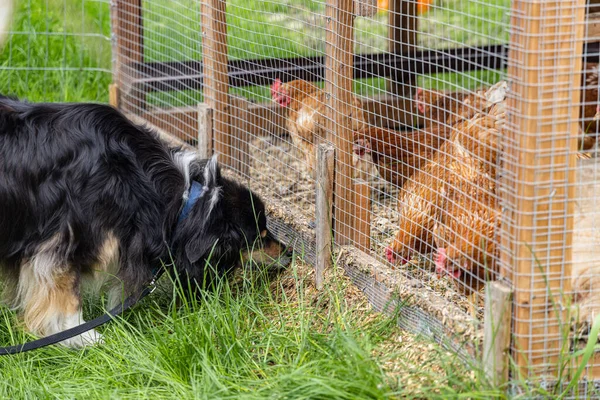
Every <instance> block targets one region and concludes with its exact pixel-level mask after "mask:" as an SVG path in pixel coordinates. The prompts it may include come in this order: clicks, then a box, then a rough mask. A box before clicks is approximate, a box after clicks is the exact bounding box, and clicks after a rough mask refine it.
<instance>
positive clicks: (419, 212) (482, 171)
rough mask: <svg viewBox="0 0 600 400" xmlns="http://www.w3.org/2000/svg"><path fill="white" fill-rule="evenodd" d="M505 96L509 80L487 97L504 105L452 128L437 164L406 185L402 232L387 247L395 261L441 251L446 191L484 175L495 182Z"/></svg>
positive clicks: (402, 198) (436, 157)
mask: <svg viewBox="0 0 600 400" xmlns="http://www.w3.org/2000/svg"><path fill="white" fill-rule="evenodd" d="M505 93H506V83H505V82H499V83H498V84H496V85H494V86H493V87H492V88H490V90H489V92H488V93H487V95H486V96H487V98H489V99H491V101H493V102H496V103H498V104H495V105H493V106H491V108H490V109H489V111H488V112H487V113H484V114H481V115H476V116H475V117H474V118H471V119H470V120H466V121H463V122H461V123H459V124H457V125H456V126H454V127H452V129H453V133H452V134H451V136H450V138H449V139H448V140H447V141H446V142H444V143H443V144H442V146H441V147H440V150H439V151H438V152H436V153H435V154H434V156H433V158H432V160H431V161H430V162H428V163H427V164H426V165H425V166H424V167H423V168H422V169H421V170H420V171H418V172H417V173H416V174H415V175H414V176H413V179H411V180H410V181H408V182H407V183H405V185H404V186H403V187H402V189H401V192H400V195H399V197H398V207H399V212H400V215H399V225H400V226H399V230H398V232H397V233H396V236H395V237H394V240H393V242H392V244H391V246H390V247H388V248H387V249H386V257H387V259H388V260H389V261H390V262H395V261H396V258H397V256H399V257H400V258H401V259H402V261H403V262H407V261H408V260H409V259H410V258H411V257H412V256H413V255H414V253H420V254H424V253H427V252H430V251H432V250H434V249H435V242H434V236H433V228H434V225H435V215H436V214H437V212H438V210H439V207H440V203H441V201H442V200H443V196H442V195H441V192H442V189H443V188H444V187H456V186H459V185H460V184H461V183H462V182H464V181H469V180H473V179H483V177H488V178H489V179H494V177H495V175H496V162H497V153H498V151H497V148H498V138H499V136H500V127H501V125H502V124H503V123H504V120H505V118H504V95H505Z"/></svg>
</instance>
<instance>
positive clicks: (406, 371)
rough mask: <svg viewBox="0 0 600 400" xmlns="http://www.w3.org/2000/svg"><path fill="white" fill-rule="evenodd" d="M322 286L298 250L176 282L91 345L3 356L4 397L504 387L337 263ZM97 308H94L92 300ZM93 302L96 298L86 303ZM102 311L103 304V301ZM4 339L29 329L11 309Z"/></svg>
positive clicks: (383, 392) (392, 392)
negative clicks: (215, 279)
mask: <svg viewBox="0 0 600 400" xmlns="http://www.w3.org/2000/svg"><path fill="white" fill-rule="evenodd" d="M325 282H326V285H325V288H324V290H323V291H321V292H318V291H316V289H315V288H314V285H313V269H312V267H311V266H309V265H307V264H305V263H303V262H301V261H300V260H299V259H297V260H296V261H295V263H294V264H293V265H292V266H290V267H288V268H287V269H286V270H284V271H281V272H279V273H273V272H271V273H265V272H264V270H262V269H256V268H251V269H247V270H245V272H240V273H239V274H237V275H236V276H235V277H234V278H233V279H232V280H231V281H230V282H227V283H226V284H223V285H220V286H219V287H218V289H217V290H216V292H214V293H207V294H206V296H204V297H203V298H202V299H201V301H200V302H193V303H186V302H185V301H180V302H178V303H179V304H178V305H175V303H176V302H173V301H172V299H173V295H172V287H171V285H170V284H164V282H163V285H162V287H161V290H159V291H157V292H155V294H153V296H150V297H148V298H147V299H146V300H144V301H143V302H142V303H141V304H140V305H139V306H138V307H136V308H135V309H134V310H133V311H131V312H128V313H127V314H126V315H125V316H124V319H123V320H119V321H116V322H113V323H110V324H109V325H107V326H105V327H104V328H103V331H104V333H105V343H104V344H103V345H100V346H96V347H93V348H91V349H89V350H87V351H85V352H78V351H72V350H67V349H63V348H60V347H49V348H45V349H41V350H38V351H35V352H31V353H26V354H22V355H17V356H10V357H3V358H0V370H1V371H2V372H1V375H2V381H1V382H0V396H1V397H3V398H21V397H22V396H24V397H25V396H34V397H37V396H41V397H47V396H58V397H71V398H81V397H82V396H89V397H91V398H98V397H103V398H104V397H106V394H107V393H111V396H117V397H121V398H127V397H131V398H146V397H154V398H157V397H158V398H162V397H170V398H173V397H171V396H175V397H176V398H179V397H180V398H190V397H196V398H236V399H237V398H335V399H344V398H348V399H350V398H361V399H362V398H407V397H408V398H410V397H414V398H432V397H435V396H437V395H439V396H448V395H449V396H453V395H455V394H457V393H463V394H464V393H470V392H472V393H481V392H482V391H483V392H484V393H485V392H487V393H489V394H492V393H496V392H495V391H494V390H493V389H490V388H489V387H488V386H487V384H486V383H485V380H482V378H481V377H480V376H479V373H478V372H473V371H477V370H476V369H474V368H473V366H470V365H467V364H465V363H464V362H463V361H461V360H460V359H459V358H458V357H456V356H455V355H454V354H453V353H451V352H448V351H446V350H444V349H443V348H441V347H440V346H438V345H437V344H435V343H433V342H431V341H429V340H427V339H424V338H420V337H418V336H415V335H411V334H409V333H407V332H405V331H402V330H401V329H400V328H398V327H397V326H396V319H395V318H393V317H389V316H385V315H382V314H379V313H376V312H374V311H372V309H371V307H370V305H369V303H368V301H367V299H366V297H365V296H364V294H363V293H362V292H361V291H359V290H358V289H357V288H356V287H355V286H354V285H352V284H351V282H350V281H349V280H348V279H347V278H346V277H345V276H343V273H342V271H341V270H340V269H332V270H329V271H327V272H326V276H325ZM90 307H93V306H90ZM90 311H91V309H90V308H88V312H90ZM95 311H97V310H95ZM2 313H3V317H4V318H3V319H4V321H5V322H6V325H7V326H9V328H8V329H3V330H2V333H0V340H1V342H2V343H3V344H8V343H10V342H11V340H20V339H26V337H24V334H23V333H22V332H21V331H20V330H19V328H18V325H17V324H16V322H15V321H14V319H13V314H12V313H11V312H10V311H8V310H6V309H3V310H2Z"/></svg>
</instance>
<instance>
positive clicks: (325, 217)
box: [315, 143, 335, 290]
mask: <svg viewBox="0 0 600 400" xmlns="http://www.w3.org/2000/svg"><path fill="white" fill-rule="evenodd" d="M334 158H335V149H334V147H333V146H332V145H330V144H327V143H321V144H319V146H318V147H317V184H316V185H317V195H316V206H315V209H316V210H315V221H316V224H317V226H316V231H317V232H316V234H317V260H316V263H315V286H316V288H317V289H318V290H321V289H322V288H323V272H324V271H325V269H327V268H330V267H331V239H332V231H331V229H332V226H331V220H332V214H331V211H332V203H333V162H334Z"/></svg>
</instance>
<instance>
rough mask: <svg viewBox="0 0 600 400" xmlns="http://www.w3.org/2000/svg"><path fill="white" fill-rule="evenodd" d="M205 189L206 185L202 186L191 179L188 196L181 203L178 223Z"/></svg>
mask: <svg viewBox="0 0 600 400" xmlns="http://www.w3.org/2000/svg"><path fill="white" fill-rule="evenodd" d="M207 190H208V188H207V187H206V186H203V185H202V184H201V183H200V182H197V181H192V185H191V186H190V193H189V194H188V198H187V200H186V202H185V203H184V205H183V209H182V210H181V213H180V214H179V219H178V220H177V224H180V223H181V221H183V220H184V219H185V218H186V217H187V216H188V214H189V213H190V210H191V209H192V207H193V206H194V204H196V202H197V201H198V199H199V198H200V197H202V195H203V194H204V192H206V191H207Z"/></svg>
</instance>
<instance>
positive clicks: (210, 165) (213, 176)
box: [204, 154, 221, 189]
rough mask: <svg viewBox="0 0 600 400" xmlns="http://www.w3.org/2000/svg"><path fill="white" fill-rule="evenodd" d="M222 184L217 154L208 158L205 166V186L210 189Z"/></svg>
mask: <svg viewBox="0 0 600 400" xmlns="http://www.w3.org/2000/svg"><path fill="white" fill-rule="evenodd" d="M220 184H221V168H219V164H218V163H217V155H216V154H215V155H214V156H212V157H211V158H210V160H208V162H207V163H206V166H205V167H204V186H206V187H208V188H209V189H213V188H215V187H218V186H220Z"/></svg>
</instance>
